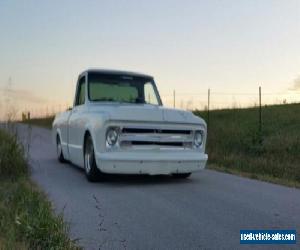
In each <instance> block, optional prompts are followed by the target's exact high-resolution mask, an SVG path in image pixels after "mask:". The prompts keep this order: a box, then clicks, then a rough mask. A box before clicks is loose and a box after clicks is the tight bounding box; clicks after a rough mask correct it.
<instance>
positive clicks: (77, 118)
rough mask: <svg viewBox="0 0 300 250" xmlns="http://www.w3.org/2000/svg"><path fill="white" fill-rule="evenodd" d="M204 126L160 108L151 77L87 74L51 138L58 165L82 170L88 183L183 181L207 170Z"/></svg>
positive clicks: (184, 114)
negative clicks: (128, 177) (146, 178)
mask: <svg viewBox="0 0 300 250" xmlns="http://www.w3.org/2000/svg"><path fill="white" fill-rule="evenodd" d="M206 135H207V130H206V123H205V121H204V120H203V119H201V118H199V117H197V116H195V115H193V113H191V112H187V111H183V110H177V109H169V108H164V107H163V106H162V102H161V99H160V96H159V93H158V91H157V88H156V85H155V82H154V79H153V77H152V76H149V75H144V74H139V73H133V72H124V71H115V70H87V71H84V72H83V73H81V74H80V75H79V78H78V82H77V88H76V94H75V99H74V106H73V108H72V109H71V110H69V111H66V112H63V113H61V114H58V115H57V116H56V117H55V120H54V122H53V139H54V142H55V145H56V148H57V157H58V160H59V161H60V162H65V161H70V162H72V163H73V164H75V165H77V166H79V167H82V168H84V169H85V173H86V176H87V178H88V180H89V181H96V180H99V179H101V177H103V176H104V174H105V173H110V174H114V173H115V174H149V175H160V174H167V175H172V176H174V177H179V178H186V177H189V176H190V175H191V173H192V172H195V171H199V170H201V169H204V168H205V165H206V161H207V154H205V143H206Z"/></svg>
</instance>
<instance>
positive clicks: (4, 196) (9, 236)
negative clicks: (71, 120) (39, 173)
mask: <svg viewBox="0 0 300 250" xmlns="http://www.w3.org/2000/svg"><path fill="white" fill-rule="evenodd" d="M0 249H78V247H76V246H75V244H74V242H73V241H71V240H70V239H69V237H68V227H67V225H66V224H65V223H64V221H63V218H62V215H59V216H55V215H54V214H53V211H52V207H51V204H50V202H49V201H48V200H47V199H46V197H45V195H44V194H43V193H42V192H40V191H39V189H38V188H37V186H36V185H34V184H33V183H32V182H31V181H30V179H29V169H28V166H27V163H26V160H25V159H24V150H23V148H22V146H20V144H18V142H17V140H16V138H15V137H13V136H11V135H9V134H7V133H6V132H4V131H2V130H0Z"/></svg>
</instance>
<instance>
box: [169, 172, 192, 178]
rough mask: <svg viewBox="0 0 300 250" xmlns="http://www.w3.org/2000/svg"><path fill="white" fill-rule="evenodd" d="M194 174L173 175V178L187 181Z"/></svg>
mask: <svg viewBox="0 0 300 250" xmlns="http://www.w3.org/2000/svg"><path fill="white" fill-rule="evenodd" d="M191 174H192V173H184V174H172V176H173V177H174V178H178V179H186V178H189V177H190V176H191Z"/></svg>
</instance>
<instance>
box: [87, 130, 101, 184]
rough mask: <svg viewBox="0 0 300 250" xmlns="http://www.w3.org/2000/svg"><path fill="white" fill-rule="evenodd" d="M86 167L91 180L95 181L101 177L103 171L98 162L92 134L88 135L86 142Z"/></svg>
mask: <svg viewBox="0 0 300 250" xmlns="http://www.w3.org/2000/svg"><path fill="white" fill-rule="evenodd" d="M84 169H85V175H86V177H87V178H88V180H89V181H91V182H94V181H98V180H99V179H100V177H101V172H100V170H99V169H98V167H97V164H96V159H95V151H94V145H93V141H92V137H91V136H90V135H87V137H86V139H85V143H84Z"/></svg>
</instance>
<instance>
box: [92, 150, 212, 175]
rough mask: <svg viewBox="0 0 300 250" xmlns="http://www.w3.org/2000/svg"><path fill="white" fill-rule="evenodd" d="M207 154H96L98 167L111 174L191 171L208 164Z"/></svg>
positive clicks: (200, 168)
mask: <svg viewBox="0 0 300 250" xmlns="http://www.w3.org/2000/svg"><path fill="white" fill-rule="evenodd" d="M207 158H208V157H207V154H204V153H201V152H194V151H193V152H185V151H182V152H181V151H179V152H151V153H150V152H147V153H144V152H107V153H101V154H98V153H97V154H96V162H97V166H98V168H99V169H100V170H101V171H102V172H104V173H111V174H149V175H160V174H173V173H191V172H196V171H199V170H202V169H204V168H205V166H206V162H207Z"/></svg>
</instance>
